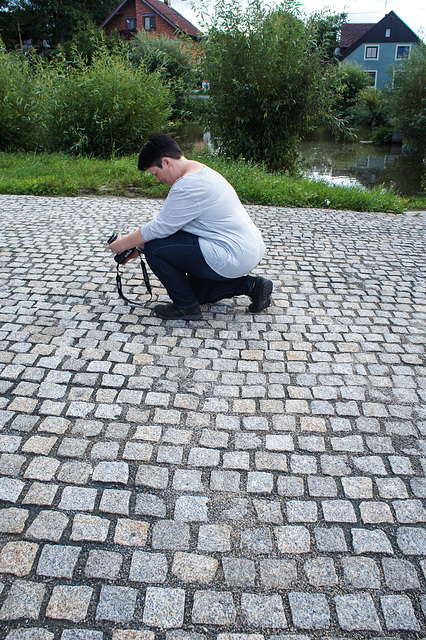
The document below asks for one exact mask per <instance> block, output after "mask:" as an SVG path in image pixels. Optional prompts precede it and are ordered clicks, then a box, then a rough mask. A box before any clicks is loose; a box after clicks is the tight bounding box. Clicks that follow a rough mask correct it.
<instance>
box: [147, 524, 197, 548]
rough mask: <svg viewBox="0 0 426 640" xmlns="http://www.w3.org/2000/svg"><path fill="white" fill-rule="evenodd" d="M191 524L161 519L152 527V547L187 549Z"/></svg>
mask: <svg viewBox="0 0 426 640" xmlns="http://www.w3.org/2000/svg"><path fill="white" fill-rule="evenodd" d="M189 539H190V529H189V525H187V524H183V523H182V524H181V523H177V522H174V521H173V520H160V521H159V522H156V523H155V524H154V526H153V528H152V548H153V549H172V550H174V551H186V550H187V549H188V548H189Z"/></svg>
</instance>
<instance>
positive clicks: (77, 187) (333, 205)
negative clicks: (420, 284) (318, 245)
mask: <svg viewBox="0 0 426 640" xmlns="http://www.w3.org/2000/svg"><path fill="white" fill-rule="evenodd" d="M193 157H194V158H197V159H199V160H200V161H202V162H204V163H205V164H206V165H208V166H210V167H212V168H213V169H216V170H217V171H219V172H220V173H222V175H224V176H225V178H227V180H229V182H230V183H231V184H232V185H233V186H234V188H235V190H236V191H237V193H238V195H239V196H240V198H241V200H242V201H243V202H244V203H246V204H262V205H273V206H281V207H314V208H321V209H323V208H329V209H343V210H352V211H389V212H393V213H403V212H404V211H406V210H407V209H420V210H426V195H425V197H417V198H412V199H411V200H410V199H409V198H402V197H400V196H399V195H398V194H396V193H393V192H392V191H385V190H382V189H381V188H380V187H376V188H375V189H371V190H370V189H369V190H367V189H360V188H356V187H341V186H331V185H328V184H326V183H324V182H315V181H312V180H308V179H300V178H291V177H289V176H286V175H284V174H272V173H268V172H266V171H265V170H264V169H262V168H261V167H259V166H256V165H253V164H250V163H246V162H232V161H228V160H225V159H222V158H219V157H217V156H213V155H211V154H208V153H199V154H198V155H194V156H193ZM136 161H137V158H136V156H131V157H125V158H117V159H112V160H99V159H95V158H87V157H75V158H74V157H70V156H67V155H63V154H48V153H39V154H35V153H14V154H7V153H0V193H3V194H28V195H49V196H77V195H117V196H128V197H129V196H130V197H132V196H137V197H149V198H164V197H165V196H166V194H167V191H168V187H167V186H166V185H164V184H161V185H159V184H157V183H156V181H155V179H154V178H153V177H152V176H150V175H149V174H148V173H146V172H145V173H140V172H139V171H138V170H137V167H136Z"/></svg>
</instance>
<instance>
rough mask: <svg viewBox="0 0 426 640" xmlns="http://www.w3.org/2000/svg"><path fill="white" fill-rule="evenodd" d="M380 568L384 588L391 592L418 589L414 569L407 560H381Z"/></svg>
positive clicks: (418, 584)
mask: <svg viewBox="0 0 426 640" xmlns="http://www.w3.org/2000/svg"><path fill="white" fill-rule="evenodd" d="M382 566H383V573H384V575H385V582H386V586H387V587H388V588H389V589H391V590H392V591H406V590H408V589H420V582H419V578H418V575H417V571H416V568H415V566H414V565H413V564H412V563H411V562H409V561H408V560H403V559H397V558H383V560H382Z"/></svg>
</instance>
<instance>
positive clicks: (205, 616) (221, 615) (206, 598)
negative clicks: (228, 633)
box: [192, 591, 237, 626]
mask: <svg viewBox="0 0 426 640" xmlns="http://www.w3.org/2000/svg"><path fill="white" fill-rule="evenodd" d="M236 617H237V611H236V608H235V604H234V600H233V598H232V594H231V593H230V592H228V591H196V592H195V593H194V605H193V608H192V622H193V623H194V624H214V625H219V626H228V625H230V624H233V623H234V622H235V620H236Z"/></svg>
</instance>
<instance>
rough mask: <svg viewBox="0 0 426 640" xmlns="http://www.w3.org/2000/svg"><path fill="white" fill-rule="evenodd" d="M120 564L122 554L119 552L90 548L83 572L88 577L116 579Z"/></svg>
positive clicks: (121, 562)
mask: <svg viewBox="0 0 426 640" xmlns="http://www.w3.org/2000/svg"><path fill="white" fill-rule="evenodd" d="M122 564H123V556H122V555H121V554H120V553H116V552H114V551H104V550H103V549H92V550H91V551H89V555H88V557H87V562H86V567H85V570H84V573H85V575H86V576H87V577H88V578H100V579H102V580H116V579H117V578H118V576H119V574H120V569H121V566H122Z"/></svg>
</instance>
